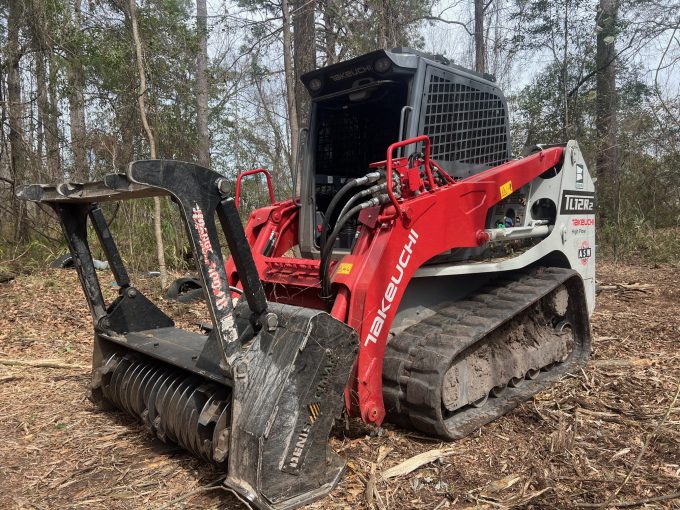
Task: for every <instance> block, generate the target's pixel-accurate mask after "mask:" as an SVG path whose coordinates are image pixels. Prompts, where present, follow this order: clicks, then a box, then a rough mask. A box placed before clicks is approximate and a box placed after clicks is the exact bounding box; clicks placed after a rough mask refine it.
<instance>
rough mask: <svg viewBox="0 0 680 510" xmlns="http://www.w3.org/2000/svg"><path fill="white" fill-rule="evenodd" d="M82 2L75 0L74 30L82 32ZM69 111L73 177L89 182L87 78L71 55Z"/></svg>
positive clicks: (80, 65)
mask: <svg viewBox="0 0 680 510" xmlns="http://www.w3.org/2000/svg"><path fill="white" fill-rule="evenodd" d="M81 1H82V0H73V12H72V14H73V24H74V29H75V30H76V31H77V32H79V31H80V16H81V7H80V6H81ZM68 81H69V109H70V113H69V116H70V120H71V152H72V153H73V170H74V171H73V176H72V177H76V178H79V179H83V180H87V178H88V176H89V169H88V164H87V148H86V146H85V145H86V133H85V96H84V93H83V89H84V88H85V77H84V76H83V64H82V62H81V61H80V58H79V56H78V55H71V59H70V62H69V68H68Z"/></svg>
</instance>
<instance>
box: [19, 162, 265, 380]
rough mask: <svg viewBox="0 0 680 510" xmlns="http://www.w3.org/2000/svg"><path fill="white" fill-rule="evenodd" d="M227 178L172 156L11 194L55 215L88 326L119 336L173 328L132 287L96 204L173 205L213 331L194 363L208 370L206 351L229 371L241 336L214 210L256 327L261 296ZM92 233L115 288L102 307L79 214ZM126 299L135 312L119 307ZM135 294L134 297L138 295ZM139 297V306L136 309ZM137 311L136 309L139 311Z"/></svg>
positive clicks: (210, 366) (261, 310) (260, 318)
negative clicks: (142, 201) (164, 200)
mask: <svg viewBox="0 0 680 510" xmlns="http://www.w3.org/2000/svg"><path fill="white" fill-rule="evenodd" d="M228 190H229V182H228V180H227V179H226V178H224V177H223V176H222V175H220V174H218V173H217V172H214V171H212V170H209V169H207V168H203V167H201V166H198V165H195V164H193V163H186V162H181V161H173V160H146V161H136V162H133V163H131V164H130V165H129V166H128V169H127V174H125V175H124V174H110V175H107V176H105V177H104V179H103V180H102V181H99V182H89V183H72V182H68V183H61V184H58V185H55V186H47V185H38V184H33V185H28V186H25V187H24V188H22V189H21V190H20V191H19V193H18V196H19V197H20V198H23V199H25V200H29V201H34V202H42V203H46V204H48V205H50V206H51V207H52V208H53V209H54V211H55V212H56V213H57V215H58V216H59V219H60V222H61V225H62V228H63V230H64V234H65V236H66V239H67V242H68V245H69V249H70V250H71V254H72V256H73V260H74V263H75V267H76V269H77V271H78V276H79V278H80V281H81V284H82V287H83V290H84V292H85V296H86V298H87V302H88V305H89V307H90V311H91V313H92V317H93V320H94V325H95V328H97V329H99V330H101V331H102V332H103V333H107V332H108V333H113V334H118V335H123V334H126V333H129V332H133V331H142V330H146V329H154V328H159V327H171V326H173V325H174V324H173V322H172V320H171V319H170V318H169V317H167V316H166V315H165V314H163V312H161V311H160V310H159V309H158V308H157V307H155V305H153V304H152V303H151V302H149V301H148V300H146V298H144V297H143V296H140V295H139V293H138V292H137V291H136V289H135V290H133V292H130V279H129V277H128V275H127V271H126V270H125V266H124V264H123V261H122V259H121V257H120V254H119V251H118V248H117V247H116V244H115V242H114V240H113V237H112V236H111V233H110V231H109V229H108V225H107V224H106V220H105V219H104V215H103V213H102V210H101V208H100V207H99V205H98V203H99V202H105V201H112V200H127V199H136V198H146V197H153V196H171V197H172V198H173V201H174V202H175V203H177V205H178V206H179V210H180V214H181V217H182V219H183V222H184V225H185V227H186V230H187V234H188V237H189V241H190V243H191V247H192V249H193V252H194V256H195V259H196V267H198V269H199V274H200V277H201V280H202V281H203V287H204V290H205V298H206V302H207V304H208V310H209V312H210V318H211V321H212V324H213V330H212V332H211V334H210V337H209V339H208V342H206V346H205V348H204V351H205V352H204V353H205V354H206V355H204V356H203V355H202V356H201V359H200V360H198V363H197V365H199V366H200V367H202V368H203V369H207V370H212V369H214V368H216V367H215V366H214V355H215V354H217V355H218V356H219V357H220V358H221V360H222V363H220V367H219V368H220V370H221V371H222V373H223V374H225V375H230V373H231V366H232V365H233V363H234V361H235V359H236V358H237V357H238V354H239V349H240V346H241V342H240V341H239V334H238V332H237V330H236V328H235V326H234V321H233V304H232V299H231V292H230V290H229V284H228V280H227V276H226V273H225V270H224V259H223V257H222V251H221V249H220V245H219V238H218V233H217V228H216V225H215V219H214V218H215V215H217V217H218V218H219V221H220V224H221V227H222V230H223V232H224V235H225V238H226V241H227V245H228V247H229V250H230V252H231V254H232V257H233V259H234V264H235V266H236V270H237V271H238V274H239V276H240V280H241V282H242V285H243V293H244V297H245V299H246V301H247V302H248V306H249V308H250V311H251V317H250V319H251V322H252V323H253V326H254V327H255V329H258V328H259V327H260V325H261V324H262V321H263V315H264V314H265V313H266V311H267V301H266V297H265V293H264V289H263V288H262V283H261V282H260V279H259V274H258V272H257V268H256V266H255V262H254V260H253V256H252V253H251V252H250V247H249V246H248V243H247V240H246V237H245V233H244V231H243V225H242V223H241V220H240V218H239V216H238V211H237V209H236V206H235V204H234V200H233V199H232V198H230V197H228V196H227V193H228ZM88 217H89V219H90V222H91V224H92V226H93V228H94V230H95V232H96V234H97V237H98V238H99V241H100V244H101V246H102V249H103V250H104V253H105V255H106V258H107V260H108V262H109V265H110V267H111V270H112V272H113V274H114V276H115V277H116V281H117V282H118V284H119V286H120V289H121V290H120V296H119V298H118V299H117V300H116V301H115V302H114V303H112V304H111V306H109V307H108V309H107V307H106V305H105V303H104V299H103V296H102V292H101V287H100V285H99V281H98V278H97V275H96V271H95V268H94V263H93V260H92V253H91V250H90V246H89V243H88V239H87V219H88ZM131 295H133V297H135V298H137V299H136V301H135V307H134V308H135V309H136V312H133V310H132V307H130V306H127V300H128V299H130V298H131ZM140 298H141V299H140ZM142 301H144V306H142V307H140V305H141V302H142ZM140 310H142V311H143V313H140Z"/></svg>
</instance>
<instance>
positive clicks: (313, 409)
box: [307, 402, 321, 424]
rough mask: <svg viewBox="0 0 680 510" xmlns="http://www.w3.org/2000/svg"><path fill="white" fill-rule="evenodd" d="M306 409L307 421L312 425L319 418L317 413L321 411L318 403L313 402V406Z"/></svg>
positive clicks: (310, 405)
mask: <svg viewBox="0 0 680 510" xmlns="http://www.w3.org/2000/svg"><path fill="white" fill-rule="evenodd" d="M307 408H308V409H309V421H310V422H311V423H312V424H314V422H315V421H316V419H317V418H318V417H319V412H320V411H321V408H320V405H319V403H318V402H315V403H313V404H309V405H308V406H307Z"/></svg>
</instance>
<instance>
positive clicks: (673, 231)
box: [0, 0, 680, 270]
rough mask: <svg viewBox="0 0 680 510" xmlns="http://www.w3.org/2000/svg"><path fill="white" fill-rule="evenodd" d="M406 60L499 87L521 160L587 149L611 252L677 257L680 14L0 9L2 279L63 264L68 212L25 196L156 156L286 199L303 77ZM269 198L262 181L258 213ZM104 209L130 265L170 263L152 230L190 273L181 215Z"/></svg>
mask: <svg viewBox="0 0 680 510" xmlns="http://www.w3.org/2000/svg"><path fill="white" fill-rule="evenodd" d="M400 46H410V47H413V48H417V49H420V50H422V51H426V52H430V53H434V54H442V55H445V56H446V57H447V58H449V59H450V60H451V61H452V62H454V63H456V64H459V65H463V66H466V67H469V68H472V69H476V70H477V71H482V72H487V73H491V74H493V75H495V76H496V79H497V81H498V83H499V85H500V87H501V88H502V89H503V90H504V92H505V94H506V96H507V97H508V100H509V105H510V118H511V126H512V142H513V151H514V154H515V155H519V154H520V153H521V150H522V148H523V147H526V146H531V145H533V144H536V143H559V142H566V141H567V140H569V139H576V140H578V141H579V143H580V144H581V147H582V150H583V152H584V154H585V157H586V161H587V162H588V164H589V167H590V170H591V173H593V174H594V175H595V176H596V177H597V194H598V197H597V199H598V249H599V255H600V256H604V257H608V258H613V259H616V260H623V261H627V262H635V263H640V262H652V263H653V262H672V263H678V261H680V236H679V235H678V234H679V233H680V5H679V4H678V2H677V1H673V0H670V1H669V0H658V1H657V0H599V1H596V0H555V1H547V0H442V1H433V0H363V1H352V0H232V1H218V0H211V1H207V0H137V1H135V0H0V51H1V53H0V109H1V110H0V269H2V268H3V267H5V268H7V267H11V268H15V269H16V268H17V267H19V268H30V267H32V266H44V265H45V264H46V263H48V262H49V261H50V260H51V259H53V258H54V257H56V256H57V255H59V254H61V253H63V252H64V251H66V248H65V243H64V242H63V241H62V236H61V233H60V229H59V225H58V222H57V221H56V220H55V218H54V215H53V214H52V213H51V212H50V211H49V210H47V209H45V208H42V207H38V206H36V205H33V204H26V203H25V202H22V201H19V200H17V199H16V198H15V192H16V189H17V188H18V187H19V186H20V185H22V184H24V183H28V182H49V183H54V182H60V181H63V180H65V179H70V180H74V181H81V182H82V181H84V180H92V179H97V178H101V177H102V176H103V175H104V174H107V173H110V172H113V171H122V170H123V169H124V168H125V166H126V165H127V163H129V162H130V161H133V160H135V159H143V158H148V157H159V158H173V159H180V160H186V161H196V162H198V163H200V164H203V165H207V166H211V167H212V168H214V169H215V170H217V171H219V172H221V173H223V174H224V175H226V176H227V177H229V178H230V179H232V180H233V179H235V177H236V175H238V173H239V172H241V171H243V170H248V169H251V168H258V167H264V168H268V169H269V170H270V171H271V173H272V175H273V176H274V181H275V188H276V193H277V196H278V197H286V196H290V194H291V183H292V169H293V168H294V162H295V157H296V155H295V151H296V147H297V139H298V132H299V129H300V128H302V127H304V126H305V125H306V122H307V120H306V118H307V112H308V108H309V105H308V100H307V98H306V94H305V91H304V89H303V87H302V85H301V83H300V81H299V77H300V75H301V74H303V73H304V72H307V71H309V70H312V69H314V68H316V67H320V66H325V65H328V64H332V63H334V62H338V61H341V60H345V59H348V58H351V57H354V56H357V55H360V54H362V53H365V52H367V51H370V50H373V49H376V48H391V47H400ZM140 106H141V108H140ZM142 112H144V114H145V115H142ZM144 117H146V118H144ZM149 135H151V136H149ZM265 200H266V193H265V190H264V189H263V187H262V186H261V185H260V184H258V183H257V182H255V181H251V182H250V183H249V185H248V187H247V188H246V192H245V197H244V206H243V210H246V211H247V210H250V209H251V208H252V207H254V206H256V205H259V204H263V203H264V201H265ZM106 213H107V218H108V220H109V222H110V223H111V224H112V230H114V233H117V234H118V238H119V244H121V248H122V249H123V250H124V252H125V253H126V254H127V255H126V256H127V257H128V260H127V262H128V263H129V264H130V265H131V266H132V268H133V269H136V270H149V269H156V268H157V267H158V265H159V259H158V258H157V255H158V253H157V251H156V246H157V239H155V237H154V228H153V223H154V216H156V220H157V221H158V220H159V218H162V221H158V227H159V228H158V230H157V232H156V234H160V236H161V237H162V240H163V248H162V250H161V254H162V255H163V256H164V258H165V263H166V264H167V266H168V267H169V268H171V269H172V268H176V269H182V268H183V267H184V264H185V261H186V255H187V254H186V240H185V237H184V232H183V227H182V225H181V222H180V220H179V217H178V216H177V214H176V213H175V212H174V208H173V207H172V206H171V204H170V202H169V201H167V200H161V201H160V202H159V203H158V205H157V206H156V207H154V203H153V201H152V200H149V201H148V202H146V201H141V202H140V201H137V202H134V203H126V204H124V205H121V206H116V207H111V208H107V210H106Z"/></svg>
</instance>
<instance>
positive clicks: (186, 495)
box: [155, 480, 250, 510]
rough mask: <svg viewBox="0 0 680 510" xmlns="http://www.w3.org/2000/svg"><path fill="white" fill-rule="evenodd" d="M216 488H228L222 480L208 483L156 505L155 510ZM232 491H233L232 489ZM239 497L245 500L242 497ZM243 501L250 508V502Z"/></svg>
mask: <svg viewBox="0 0 680 510" xmlns="http://www.w3.org/2000/svg"><path fill="white" fill-rule="evenodd" d="M215 489H221V490H227V488H226V487H224V486H222V482H221V481H219V480H218V481H217V482H213V483H212V484H210V485H207V486H205V487H199V488H198V489H194V490H192V491H189V492H185V493H184V494H182V495H181V496H180V497H178V498H176V499H173V500H172V501H168V502H167V503H165V504H163V505H161V506H158V507H156V509H155V510H165V509H166V508H170V507H172V506H174V505H176V504H177V503H181V502H182V501H184V500H185V499H187V498H190V497H191V496H195V495H196V494H201V493H202V492H209V491H212V490H215ZM231 492H233V491H231ZM234 494H236V493H235V492H234ZM236 497H238V494H236ZM238 499H240V500H241V501H243V500H242V499H241V498H240V497H239V498H238ZM243 502H244V503H245V504H246V505H247V506H248V507H249V508H250V505H248V503H246V502H245V501H243Z"/></svg>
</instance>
